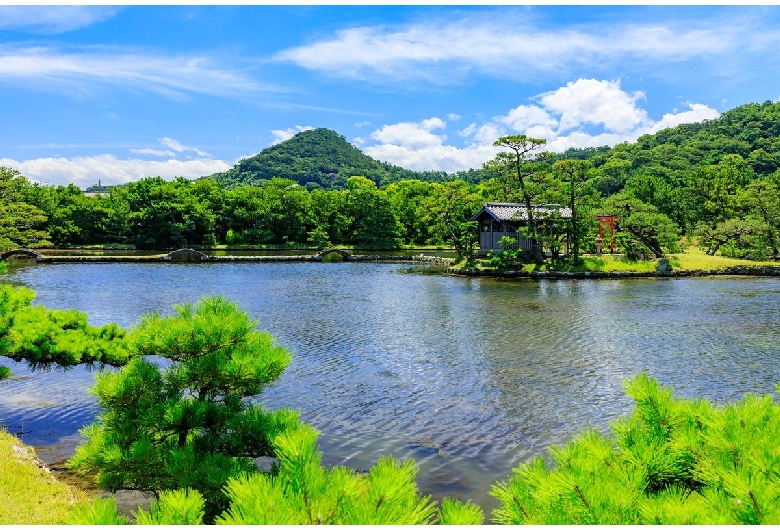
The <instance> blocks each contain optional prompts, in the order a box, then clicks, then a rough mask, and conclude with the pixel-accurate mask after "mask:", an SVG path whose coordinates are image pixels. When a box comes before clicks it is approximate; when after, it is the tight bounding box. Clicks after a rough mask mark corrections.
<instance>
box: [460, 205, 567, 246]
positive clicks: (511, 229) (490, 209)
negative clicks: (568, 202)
mask: <svg viewBox="0 0 780 530" xmlns="http://www.w3.org/2000/svg"><path fill="white" fill-rule="evenodd" d="M531 208H532V209H533V218H534V222H535V223H536V225H537V230H538V233H540V234H541V233H544V232H545V231H547V230H550V229H551V228H553V226H554V224H555V222H556V221H557V220H560V219H571V209H570V208H567V207H565V206H561V205H559V204H539V205H531ZM471 220H472V221H477V222H478V223H479V253H480V255H485V254H487V253H488V252H490V251H491V250H492V251H493V252H500V251H501V250H503V248H502V247H501V245H499V241H501V238H502V237H505V236H508V237H512V238H514V239H516V240H517V248H521V249H522V250H523V251H524V252H531V251H532V250H533V249H532V248H531V240H530V239H528V238H527V237H525V232H524V231H523V228H524V227H527V226H528V209H527V208H526V206H525V205H524V204H518V203H510V202H489V203H487V204H485V205H484V206H483V207H482V208H481V209H480V210H479V211H478V212H477V213H476V214H475V215H474V216H473V217H472V218H471ZM569 239H570V234H569V233H568V232H567V233H566V240H565V242H564V249H565V251H564V252H565V253H568V252H569Z"/></svg>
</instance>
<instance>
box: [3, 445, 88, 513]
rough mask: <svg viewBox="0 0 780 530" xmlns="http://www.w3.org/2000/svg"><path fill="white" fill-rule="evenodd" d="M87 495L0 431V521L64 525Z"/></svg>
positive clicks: (29, 449)
mask: <svg viewBox="0 0 780 530" xmlns="http://www.w3.org/2000/svg"><path fill="white" fill-rule="evenodd" d="M86 501H87V495H86V494H85V493H84V492H83V491H81V490H79V489H77V488H75V487H73V486H69V485H67V484H63V483H61V482H59V481H57V480H56V479H55V478H54V477H53V476H52V474H51V473H50V472H49V471H48V470H46V469H45V468H44V466H43V464H42V463H41V462H40V460H38V458H37V457H36V456H35V451H33V449H32V448H30V447H28V446H26V445H24V444H23V443H21V442H20V441H19V439H18V438H16V437H15V436H13V435H11V434H8V433H7V432H6V431H5V430H0V524H4V525H10V524H13V525H22V524H24V525H27V524H36V525H39V524H64V523H65V520H66V519H67V517H68V515H69V514H70V512H71V511H72V510H73V508H74V507H75V506H77V505H79V504H82V503H85V502H86Z"/></svg>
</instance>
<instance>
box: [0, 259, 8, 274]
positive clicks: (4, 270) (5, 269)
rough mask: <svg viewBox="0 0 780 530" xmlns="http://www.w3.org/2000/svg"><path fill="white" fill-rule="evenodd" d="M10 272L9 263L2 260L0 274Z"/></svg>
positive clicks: (0, 261)
mask: <svg viewBox="0 0 780 530" xmlns="http://www.w3.org/2000/svg"><path fill="white" fill-rule="evenodd" d="M7 272H8V262H7V261H3V260H0V274H5V273H7Z"/></svg>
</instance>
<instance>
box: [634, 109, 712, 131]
mask: <svg viewBox="0 0 780 530" xmlns="http://www.w3.org/2000/svg"><path fill="white" fill-rule="evenodd" d="M688 108H689V109H690V110H686V111H683V112H677V113H673V114H664V116H663V118H661V119H660V120H659V121H658V122H656V123H654V124H653V125H651V126H650V127H648V129H647V132H648V133H654V132H658V131H660V130H661V129H667V128H669V127H676V126H678V125H680V124H681V123H694V122H700V121H704V120H714V119H715V118H717V117H718V116H719V115H720V114H719V113H718V111H716V110H715V109H713V108H710V107H708V106H707V105H702V104H701V103H688Z"/></svg>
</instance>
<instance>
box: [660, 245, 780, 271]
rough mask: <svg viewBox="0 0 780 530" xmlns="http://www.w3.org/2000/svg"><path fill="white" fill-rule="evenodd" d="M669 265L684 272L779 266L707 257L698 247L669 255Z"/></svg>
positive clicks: (769, 262) (776, 263)
mask: <svg viewBox="0 0 780 530" xmlns="http://www.w3.org/2000/svg"><path fill="white" fill-rule="evenodd" d="M669 263H670V264H671V265H672V267H674V268H675V269H684V270H712V269H719V268H723V267H735V266H739V265H749V266H756V267H762V266H778V265H780V263H778V262H776V261H751V260H747V259H737V258H727V257H725V256H708V255H707V254H706V253H705V252H704V251H703V250H701V249H700V248H698V247H689V248H688V249H686V251H685V253H684V254H672V255H670V256H669Z"/></svg>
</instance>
